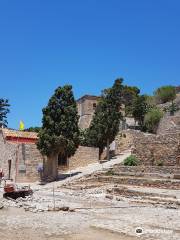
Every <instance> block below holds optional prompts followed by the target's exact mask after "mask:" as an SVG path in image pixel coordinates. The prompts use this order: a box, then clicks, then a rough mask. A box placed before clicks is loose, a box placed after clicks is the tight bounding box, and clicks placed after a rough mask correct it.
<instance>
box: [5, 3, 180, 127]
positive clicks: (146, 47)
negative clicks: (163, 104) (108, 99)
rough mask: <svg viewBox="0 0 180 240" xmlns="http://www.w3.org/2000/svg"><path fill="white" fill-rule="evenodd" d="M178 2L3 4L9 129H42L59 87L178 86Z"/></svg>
mask: <svg viewBox="0 0 180 240" xmlns="http://www.w3.org/2000/svg"><path fill="white" fill-rule="evenodd" d="M179 12H180V1H179V0H76V1H75V0H31V1H24V0H16V1H14V0H0V97H5V98H8V99H9V101H10V103H11V113H10V114H9V115H8V121H9V127H12V128H18V125H19V121H20V120H21V119H22V120H23V121H24V122H25V127H30V126H40V125H41V118H42V113H41V110H42V107H44V106H45V105H46V104H47V101H48V99H49V97H50V96H51V95H52V94H53V92H54V89H55V88H56V87H58V86H59V85H64V84H66V83H68V84H72V85H73V89H74V94H75V97H76V98H78V97H80V96H81V95H83V94H94V95H95V94H100V91H101V90H102V89H103V88H106V87H109V86H111V85H112V83H113V81H114V80H115V79H116V78H117V77H123V78H124V80H125V84H128V85H136V86H138V87H140V88H141V90H142V93H149V94H151V93H152V92H153V90H154V89H155V88H157V87H159V86H161V85H166V84H172V85H180V14H179Z"/></svg>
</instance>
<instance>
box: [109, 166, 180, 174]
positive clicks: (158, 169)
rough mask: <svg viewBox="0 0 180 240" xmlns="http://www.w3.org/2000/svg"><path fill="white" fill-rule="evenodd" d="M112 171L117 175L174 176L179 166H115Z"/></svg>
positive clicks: (178, 170) (178, 171)
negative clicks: (148, 174) (151, 174)
mask: <svg viewBox="0 0 180 240" xmlns="http://www.w3.org/2000/svg"><path fill="white" fill-rule="evenodd" d="M113 171H114V172H115V173H117V174H121V173H127V172H128V173H144V174H146V173H153V174H156V173H157V174H176V173H180V166H179V167H177V166H144V165H141V166H123V165H116V166H115V167H114V168H113Z"/></svg>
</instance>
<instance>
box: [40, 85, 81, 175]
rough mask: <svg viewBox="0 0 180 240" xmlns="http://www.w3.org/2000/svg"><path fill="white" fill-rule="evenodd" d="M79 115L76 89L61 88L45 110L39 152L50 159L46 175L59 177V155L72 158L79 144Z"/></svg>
mask: <svg viewBox="0 0 180 240" xmlns="http://www.w3.org/2000/svg"><path fill="white" fill-rule="evenodd" d="M78 119H79V117H78V113H77V107H76V101H75V99H74V96H73V92H72V86H70V85H65V86H64V87H58V88H57V89H56V90H55V93H54V95H53V96H52V97H51V98H50V100H49V102H48V105H47V107H45V108H44V109H43V119H42V129H41V130H40V132H39V140H38V143H37V147H38V149H39V150H40V151H41V153H42V154H44V155H46V156H47V163H46V164H45V166H44V167H45V169H44V170H45V175H48V176H49V177H50V176H52V178H53V179H56V178H57V175H58V155H59V154H61V155H63V156H66V157H67V158H69V157H70V156H72V155H73V154H74V153H75V151H76V149H77V147H78V144H79V128H78Z"/></svg>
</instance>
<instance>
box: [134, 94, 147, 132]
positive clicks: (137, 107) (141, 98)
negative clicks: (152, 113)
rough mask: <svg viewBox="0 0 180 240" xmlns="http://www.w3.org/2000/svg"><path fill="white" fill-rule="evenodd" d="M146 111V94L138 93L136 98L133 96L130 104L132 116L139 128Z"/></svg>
mask: <svg viewBox="0 0 180 240" xmlns="http://www.w3.org/2000/svg"><path fill="white" fill-rule="evenodd" d="M147 111H148V105H147V102H146V96H145V95H138V96H137V97H136V98H134V101H133V104H132V116H133V117H134V119H135V121H137V122H138V123H139V125H140V126H141V128H142V127H143V123H144V116H145V114H146V113H147Z"/></svg>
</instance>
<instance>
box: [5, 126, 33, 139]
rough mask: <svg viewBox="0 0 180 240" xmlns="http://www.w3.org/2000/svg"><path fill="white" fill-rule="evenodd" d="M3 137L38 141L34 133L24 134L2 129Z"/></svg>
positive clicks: (23, 132)
mask: <svg viewBox="0 0 180 240" xmlns="http://www.w3.org/2000/svg"><path fill="white" fill-rule="evenodd" d="M2 132H3V136H4V137H5V138H6V137H15V138H29V139H38V136H37V133H36V132H25V131H18V130H12V129H8V128H2Z"/></svg>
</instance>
